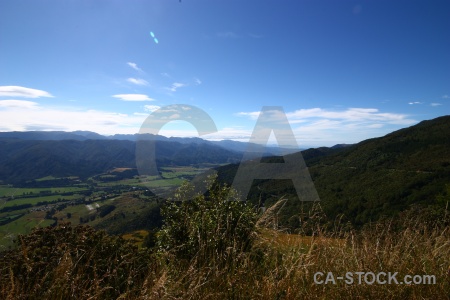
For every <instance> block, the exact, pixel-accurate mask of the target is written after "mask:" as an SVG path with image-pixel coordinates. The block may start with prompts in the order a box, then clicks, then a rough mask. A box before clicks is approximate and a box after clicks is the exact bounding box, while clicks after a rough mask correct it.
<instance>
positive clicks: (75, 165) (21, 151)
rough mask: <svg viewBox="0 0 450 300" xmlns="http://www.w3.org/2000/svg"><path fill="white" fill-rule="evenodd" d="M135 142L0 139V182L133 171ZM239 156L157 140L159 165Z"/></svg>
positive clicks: (232, 159)
mask: <svg viewBox="0 0 450 300" xmlns="http://www.w3.org/2000/svg"><path fill="white" fill-rule="evenodd" d="M135 151H136V142H133V141H127V140H81V141H80V140H20V139H0V180H2V181H4V182H8V183H17V182H23V181H26V180H31V179H37V178H41V177H45V176H50V175H51V176H55V177H66V176H81V177H89V176H92V175H96V174H100V173H104V172H106V171H108V170H111V169H113V168H117V167H127V168H136V161H135ZM241 157H242V153H239V152H233V151H229V150H226V149H223V148H221V147H219V146H215V145H210V144H194V143H191V144H182V143H178V142H169V141H157V142H156V162H157V165H158V166H164V165H175V166H186V165H192V164H202V163H210V164H225V163H232V162H238V161H240V159H241Z"/></svg>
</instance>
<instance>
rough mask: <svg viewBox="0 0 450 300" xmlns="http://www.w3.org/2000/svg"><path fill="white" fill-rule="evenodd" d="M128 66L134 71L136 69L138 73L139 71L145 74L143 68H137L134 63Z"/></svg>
mask: <svg viewBox="0 0 450 300" xmlns="http://www.w3.org/2000/svg"><path fill="white" fill-rule="evenodd" d="M127 65H129V66H130V67H131V68H133V69H135V70H136V71H138V72H142V73H143V72H144V71H143V70H142V69H141V68H139V67H138V66H137V64H135V63H134V62H127Z"/></svg>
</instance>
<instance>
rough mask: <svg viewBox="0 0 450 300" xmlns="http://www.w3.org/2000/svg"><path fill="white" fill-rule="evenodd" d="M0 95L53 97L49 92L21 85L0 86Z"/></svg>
mask: <svg viewBox="0 0 450 300" xmlns="http://www.w3.org/2000/svg"><path fill="white" fill-rule="evenodd" d="M0 97H23V98H40V97H53V96H52V95H51V94H50V93H49V92H46V91H42V90H37V89H31V88H26V87H22V86H14V85H9V86H0Z"/></svg>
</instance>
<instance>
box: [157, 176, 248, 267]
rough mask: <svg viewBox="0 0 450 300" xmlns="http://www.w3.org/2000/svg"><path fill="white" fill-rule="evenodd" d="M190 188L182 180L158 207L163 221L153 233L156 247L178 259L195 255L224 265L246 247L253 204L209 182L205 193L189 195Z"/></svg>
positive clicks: (203, 260)
mask: <svg viewBox="0 0 450 300" xmlns="http://www.w3.org/2000/svg"><path fill="white" fill-rule="evenodd" d="M214 179H215V178H210V179H209V180H211V181H212V180H214ZM192 191H193V186H191V185H189V184H188V183H184V184H183V185H182V186H181V187H180V188H179V189H178V191H177V193H176V194H175V199H172V200H171V201H168V202H167V203H166V205H165V206H164V207H163V208H162V211H161V212H162V215H163V217H164V225H163V226H162V229H161V230H160V231H159V232H158V234H157V246H158V247H159V250H160V251H169V252H171V253H173V254H174V255H175V256H176V257H177V258H181V259H192V258H194V257H195V258H196V259H197V260H198V261H201V262H204V263H207V264H209V265H214V264H216V263H217V264H219V265H224V264H225V263H227V262H231V261H232V260H233V257H234V256H235V255H236V254H237V253H242V252H246V251H249V250H250V249H251V247H252V244H253V242H254V238H255V235H254V233H255V230H256V225H255V224H256V221H257V214H256V212H255V210H254V208H252V206H251V205H250V204H249V203H247V202H245V201H240V200H238V199H239V197H237V194H236V192H235V191H233V190H232V189H230V188H229V187H226V186H219V185H217V184H210V187H209V189H208V191H207V193H206V194H205V195H200V194H198V195H196V196H193V197H192V198H190V197H189V195H190V194H192ZM186 199H190V200H186Z"/></svg>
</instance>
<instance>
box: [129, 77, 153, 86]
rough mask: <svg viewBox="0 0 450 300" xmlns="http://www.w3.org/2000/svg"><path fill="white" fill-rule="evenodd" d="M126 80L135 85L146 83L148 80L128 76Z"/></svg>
mask: <svg viewBox="0 0 450 300" xmlns="http://www.w3.org/2000/svg"><path fill="white" fill-rule="evenodd" d="M127 81H128V82H130V83H133V84H136V85H148V82H147V81H146V80H144V79H141V78H128V79H127Z"/></svg>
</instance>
